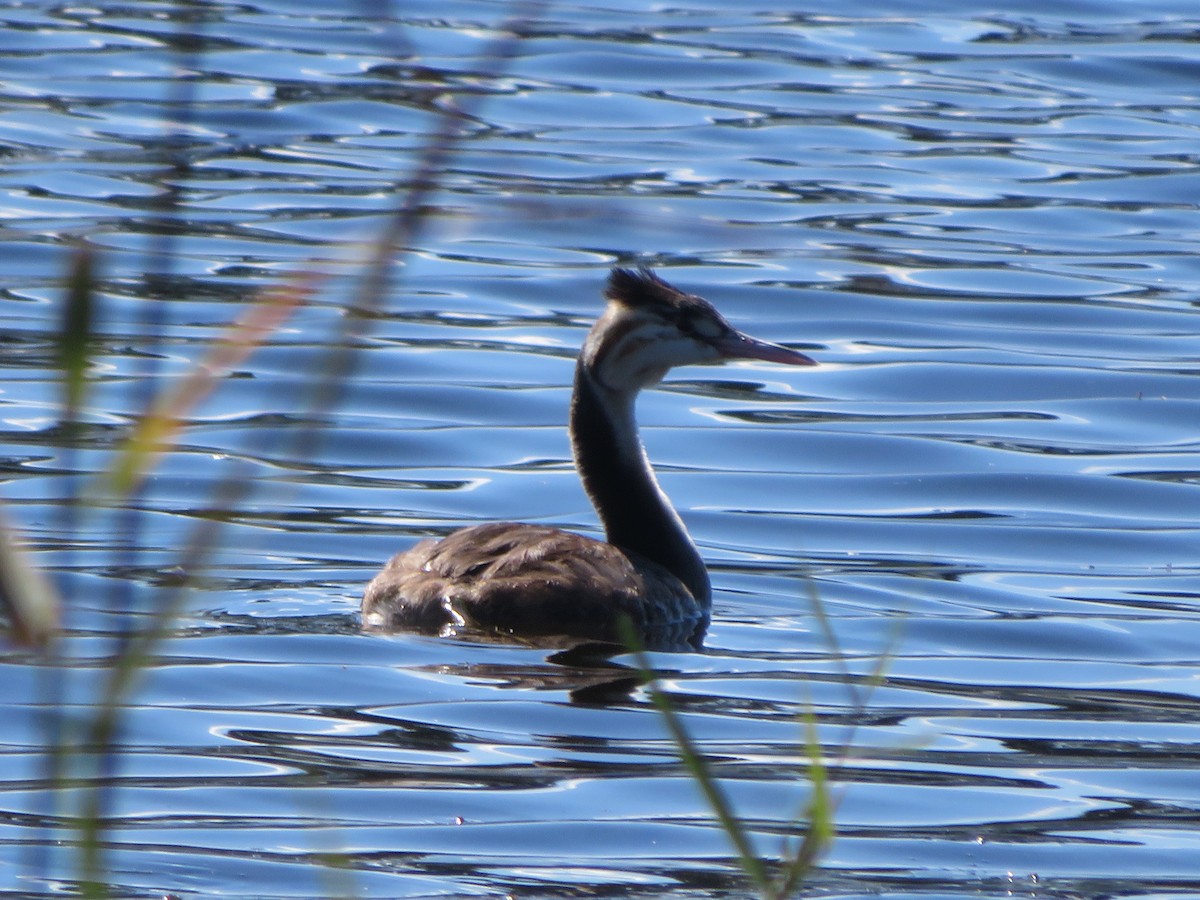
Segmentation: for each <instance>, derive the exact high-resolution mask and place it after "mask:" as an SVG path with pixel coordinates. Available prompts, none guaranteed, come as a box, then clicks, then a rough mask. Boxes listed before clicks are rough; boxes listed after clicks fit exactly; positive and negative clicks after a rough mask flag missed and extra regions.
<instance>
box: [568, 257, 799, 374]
mask: <svg viewBox="0 0 1200 900" xmlns="http://www.w3.org/2000/svg"><path fill="white" fill-rule="evenodd" d="M604 296H605V298H606V299H607V300H608V307H607V308H606V309H605V310H604V314H603V315H602V316H601V317H600V319H599V321H597V322H596V324H595V326H594V327H593V328H592V330H591V332H590V333H589V334H588V337H587V340H586V341H585V342H584V345H583V352H582V354H581V356H580V359H581V361H582V364H583V366H584V368H585V369H587V370H588V371H589V372H590V373H591V375H592V377H593V378H594V379H595V380H596V381H597V382H598V383H599V384H600V385H602V386H604V387H605V388H608V389H609V390H611V391H615V392H617V393H624V394H633V393H636V392H637V391H639V390H641V389H642V388H646V387H651V386H653V385H655V384H657V383H658V382H659V381H661V380H662V378H663V376H664V375H666V374H667V371H668V370H670V369H672V368H674V367H675V366H687V365H702V364H705V363H714V362H719V361H721V360H723V359H761V360H766V361H767V362H775V363H783V364H785V365H792V366H812V365H816V362H815V361H814V360H813V359H811V358H809V357H807V356H805V355H804V354H803V353H800V352H798V351H796V350H790V349H788V348H787V347H783V346H781V345H779V344H772V343H769V342H767V341H760V340H758V339H757V338H752V337H750V336H749V335H745V334H742V333H741V332H740V331H738V330H737V329H735V328H734V327H733V326H732V325H730V324H729V323H728V322H727V321H726V320H725V317H724V316H722V315H721V314H720V313H719V312H717V311H716V309H715V308H714V307H713V305H712V304H711V303H709V302H708V301H707V300H704V299H703V298H701V297H697V296H695V295H693V294H685V293H684V292H683V291H680V290H678V289H677V288H674V287H672V286H671V285H670V284H668V283H667V282H665V281H663V280H662V279H661V278H659V277H658V276H657V275H655V274H654V273H653V272H651V271H650V270H649V269H644V268H643V269H638V270H636V271H635V270H632V269H613V270H612V274H611V275H610V276H609V279H608V287H607V288H606V289H605V291H604Z"/></svg>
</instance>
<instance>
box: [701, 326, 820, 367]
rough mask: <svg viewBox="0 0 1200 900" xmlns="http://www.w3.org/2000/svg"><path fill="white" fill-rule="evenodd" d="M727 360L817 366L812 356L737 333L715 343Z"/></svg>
mask: <svg viewBox="0 0 1200 900" xmlns="http://www.w3.org/2000/svg"><path fill="white" fill-rule="evenodd" d="M713 346H714V347H716V348H717V351H718V352H720V354H721V355H722V356H724V357H725V358H726V359H761V360H764V361H765V362H773V363H782V364H783V365H785V366H815V365H816V364H817V361H816V360H815V359H813V358H812V357H811V356H805V355H804V354H803V353H801V352H800V351H799V350H790V349H788V348H787V347H784V346H782V345H781V344H772V343H771V342H770V341H760V340H758V338H752V337H750V336H749V335H746V334H742V333H741V332H740V331H735V332H733V333H732V334H730V335H728V336H727V337H722V338H718V339H717V340H715V341H713Z"/></svg>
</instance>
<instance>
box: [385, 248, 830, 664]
mask: <svg viewBox="0 0 1200 900" xmlns="http://www.w3.org/2000/svg"><path fill="white" fill-rule="evenodd" d="M605 297H606V299H607V300H608V305H607V307H606V308H605V310H604V313H603V315H601V317H600V318H599V320H598V321H597V322H596V324H595V325H594V326H593V328H592V329H591V331H590V332H589V333H588V336H587V339H586V340H585V341H584V345H583V349H582V351H581V352H580V354H579V359H578V362H577V363H576V367H575V385H574V392H573V394H572V398H571V415H570V432H571V446H572V449H573V451H574V455H575V464H576V467H577V469H578V470H579V475H580V478H581V479H582V481H583V485H584V488H585V489H586V490H587V493H588V496H589V497H590V498H591V501H592V504H593V506H595V508H596V511H597V512H598V513H599V515H600V520H601V522H602V523H603V525H604V531H605V537H606V540H604V541H599V540H595V539H594V538H589V537H585V536H583V535H578V534H574V533H572V532H568V531H563V530H561V529H558V528H550V527H546V526H541V525H528V524H522V523H516V522H498V523H492V524H486V525H475V526H471V527H469V528H463V529H460V530H458V531H455V532H453V533H452V534H450V535H448V536H447V537H445V538H442V539H441V540H432V539H431V540H425V541H421V542H420V543H419V544H417V545H416V546H415V547H413V548H412V549H410V550H406V551H404V552H402V553H399V554H397V555H396V556H394V557H393V558H392V559H391V560H390V561H389V562H388V563H387V565H386V566H385V567H384V569H383V570H382V571H381V572H380V573H379V574H378V575H376V576H375V578H374V579H373V580H372V581H371V583H370V584H369V585H367V589H366V592H365V594H364V596H363V601H362V617H363V624H364V626H365V627H368V628H372V629H380V630H405V629H408V630H417V631H425V632H432V633H443V634H449V633H456V632H458V631H459V630H468V631H482V632H487V633H492V634H501V635H513V636H518V637H535V636H564V637H569V638H584V639H592V640H604V641H615V640H617V639H618V638H619V636H620V630H619V625H618V623H619V621H620V620H621V618H622V617H628V619H629V620H630V621H631V623H632V624H633V626H634V628H635V629H636V630H637V631H638V632H639V633H640V634H641V635H642V637H643V639H644V640H645V641H646V642H647V643H648V644H649V645H651V646H658V647H668V646H680V645H683V644H691V645H693V646H698V644H699V641H700V640H701V638H702V636H703V633H704V629H705V628H706V626H707V623H708V615H709V609H710V607H711V603H712V589H711V586H710V583H709V577H708V570H707V569H706V568H705V565H704V561H703V559H702V558H701V557H700V553H699V551H698V550H697V549H696V545H695V544H694V543H693V542H692V539H691V537H690V536H689V535H688V532H687V529H686V528H685V527H684V524H683V521H682V520H681V519H680V518H679V515H678V514H677V513H676V512H675V509H674V507H672V506H671V503H670V501H669V500H668V499H667V496H666V494H664V493H663V491H662V489H661V488H660V487H659V486H658V482H657V480H656V479H655V477H654V471H653V469H652V468H651V467H650V463H649V461H648V460H647V458H646V454H645V451H644V449H643V447H642V443H641V441H640V439H639V438H638V432H637V423H636V420H635V418H634V401H635V399H636V397H637V394H638V392H639V391H641V390H642V389H643V388H647V387H651V386H653V385H655V384H657V383H658V382H659V381H660V380H661V379H662V377H663V376H664V375H665V374H666V373H667V371H668V370H670V369H671V368H674V367H675V366H682V365H691V364H703V363H714V362H719V361H720V360H723V359H739V358H740V359H760V360H766V361H769V362H777V363H782V364H785V365H804V366H807V365H813V364H814V362H813V360H812V359H810V358H809V357H807V356H805V355H804V354H803V353H799V352H797V351H795V350H791V349H789V348H787V347H782V346H780V345H778V344H771V343H767V342H766V341H759V340H756V339H755V338H751V337H748V336H747V335H744V334H742V333H741V332H738V331H736V330H735V329H734V328H733V327H732V326H731V325H729V323H728V322H726V321H725V319H724V318H723V317H722V316H721V314H720V313H718V312H717V311H716V309H714V308H713V306H712V305H711V304H710V303H708V302H707V301H705V300H703V299H701V298H699V297H696V296H693V295H691V294H686V293H684V292H682V291H679V290H677V289H676V288H674V287H672V286H671V285H670V284H668V283H667V282H666V281H664V280H662V279H661V278H659V277H658V276H657V275H655V274H654V273H653V272H650V271H649V270H647V269H639V270H636V271H634V270H629V269H620V268H618V269H614V270H613V271H612V274H611V276H610V277H609V281H608V286H607V289H606V291H605Z"/></svg>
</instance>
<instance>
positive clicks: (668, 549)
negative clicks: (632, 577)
mask: <svg viewBox="0 0 1200 900" xmlns="http://www.w3.org/2000/svg"><path fill="white" fill-rule="evenodd" d="M633 402H634V395H633V394H621V393H616V392H613V391H610V390H608V389H606V388H604V387H602V386H601V385H599V384H597V383H596V381H595V380H594V379H593V378H592V376H591V374H590V372H589V371H588V369H587V367H586V366H585V365H584V364H583V362H582V361H580V362H579V364H578V365H577V366H576V367H575V393H574V396H573V397H572V399H571V444H572V447H573V449H574V451H575V465H576V466H577V467H578V469H579V476H580V478H582V479H583V486H584V489H585V490H586V491H587V493H588V496H589V497H591V499H592V505H593V506H595V507H596V512H598V513H599V514H600V521H601V522H603V523H604V531H605V534H606V536H607V537H608V542H609V543H610V544H613V545H615V546H617V547H620V548H621V549H622V550H626V551H632V552H633V553H636V554H638V555H640V556H643V557H645V558H646V559H649V560H652V561H653V562H656V563H658V564H659V565H661V566H662V567H663V568H665V569H666V570H667V571H668V572H670V573H671V574H673V575H674V576H675V577H676V578H678V579H679V580H680V581H682V582H683V583H684V585H685V586H686V587H687V588H688V590H690V591H691V592H692V596H693V597H695V598H696V600H697V601H698V602H699V603H701V604H703V605H705V606H707V605H708V604H709V602H710V600H711V596H712V589H711V587H710V585H709V581H708V570H707V569H706V568H705V567H704V560H703V559H701V558H700V553H699V551H698V550H697V549H696V545H695V544H694V543H692V539H691V537H690V536H689V535H688V533H687V529H686V528H685V527H684V525H683V520H681V519H680V518H679V515H678V513H676V512H675V509H674V507H672V506H671V501H670V500H668V499H667V495H666V494H664V493H663V491H662V488H660V487H659V486H658V481H657V480H655V478H654V471H653V470H652V469H651V468H650V463H649V461H648V460H647V459H646V452H645V450H644V449H643V448H642V442H641V441H640V440H639V438H638V433H637V422H636V421H634V417H633V405H634V403H633Z"/></svg>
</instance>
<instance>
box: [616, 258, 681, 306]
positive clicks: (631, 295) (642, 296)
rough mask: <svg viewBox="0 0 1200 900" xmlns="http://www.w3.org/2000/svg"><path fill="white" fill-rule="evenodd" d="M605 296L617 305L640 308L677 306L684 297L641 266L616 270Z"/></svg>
mask: <svg viewBox="0 0 1200 900" xmlns="http://www.w3.org/2000/svg"><path fill="white" fill-rule="evenodd" d="M604 296H605V297H607V298H608V299H609V300H612V301H615V302H616V303H623V304H624V305H626V306H630V307H634V308H638V307H644V306H675V305H676V304H678V303H679V300H680V298H681V297H682V296H683V295H682V293H681V292H680V291H679V290H678V289H676V288H673V287H671V285H669V284H667V282H665V281H663V280H662V279H661V278H659V277H658V276H657V275H655V274H654V273H653V272H652V271H650V269H648V268H646V267H645V266H639V267H638V268H637V269H622V268H614V269H613V270H612V272H611V273H610V274H609V276H608V286H607V287H606V288H605V289H604Z"/></svg>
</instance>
